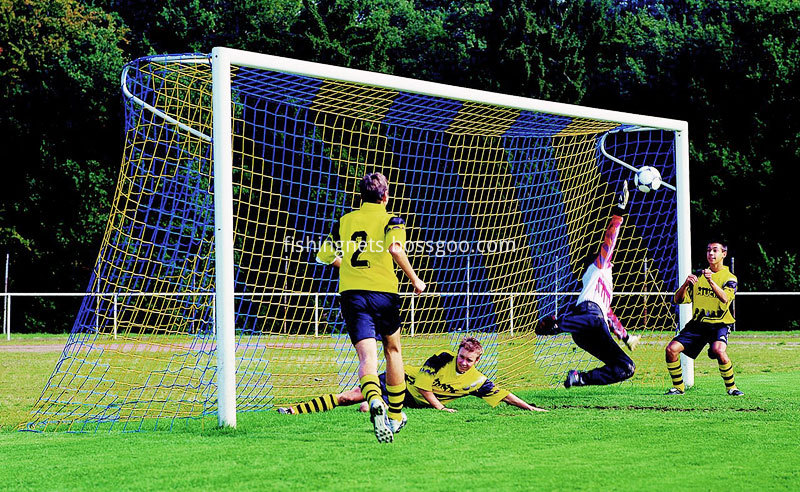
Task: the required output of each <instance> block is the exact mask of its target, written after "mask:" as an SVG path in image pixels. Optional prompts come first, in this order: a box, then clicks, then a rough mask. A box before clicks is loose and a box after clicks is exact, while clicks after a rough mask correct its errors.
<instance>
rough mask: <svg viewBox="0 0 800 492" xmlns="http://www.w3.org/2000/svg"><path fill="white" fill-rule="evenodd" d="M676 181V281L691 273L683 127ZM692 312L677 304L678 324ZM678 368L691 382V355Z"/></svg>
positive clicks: (686, 150)
mask: <svg viewBox="0 0 800 492" xmlns="http://www.w3.org/2000/svg"><path fill="white" fill-rule="evenodd" d="M675 161H676V162H675V167H676V170H677V173H676V177H675V181H676V183H675V184H676V188H677V194H676V195H677V197H676V198H677V200H678V203H677V207H676V208H677V215H678V285H676V286H675V288H676V289H677V287H679V286H680V284H681V283H682V282H683V281H684V279H686V277H687V276H689V274H690V273H692V230H691V223H690V221H689V210H690V208H689V131H688V129H684V130H681V131H677V132H675ZM691 316H692V308H691V305H689V304H680V305H679V307H678V326H677V329H678V330H680V329H682V328H683V327H684V326H685V325H686V323H688V322H689V320H690V319H691ZM681 370H682V372H683V382H684V384H685V385H686V387H687V388H691V387H692V386H694V359H692V358H690V357H686V356H685V355H684V354H681Z"/></svg>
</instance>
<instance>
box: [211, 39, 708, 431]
mask: <svg viewBox="0 0 800 492" xmlns="http://www.w3.org/2000/svg"><path fill="white" fill-rule="evenodd" d="M232 65H235V66H243V67H249V68H258V69H265V70H274V71H279V72H285V73H292V74H296V75H303V76H311V77H317V78H325V79H330V80H336V81H343V82H351V83H356V84H365V85H370V86H376V87H381V88H387V89H393V90H398V91H402V92H410V93H416V94H422V95H427V96H433V97H443V98H448V99H455V100H461V101H474V102H479V103H485V104H491V105H496V106H503V107H507V108H513V109H519V110H525V111H535V112H542V113H550V114H556V115H562V116H570V117H578V118H587V119H593V120H601V121H610V122H615V123H620V124H628V125H635V126H640V127H646V128H653V129H660V130H669V131H674V132H675V135H676V137H675V147H676V148H675V158H676V168H677V169H676V172H677V174H676V183H675V187H676V188H677V194H676V200H677V226H678V252H677V254H678V276H679V278H684V277H686V276H687V275H689V273H691V251H690V244H691V228H690V222H689V128H688V123H687V122H685V121H680V120H672V119H666V118H657V117H651V116H643V115H638V114H632V113H624V112H618V111H609V110H603V109H595V108H589V107H584V106H576V105H571V104H563V103H556V102H548V101H541V100H536V99H529V98H524V97H518V96H511V95H505V94H498V93H493V92H487V91H481V90H476V89H467V88H462V87H454V86H450V85H445V84H439V83H434V82H425V81H420V80H413V79H408V78H403V77H398V76H394V75H386V74H381V73H375V72H367V71H363V70H355V69H350V68H342V67H335V66H331V65H324V64H320V63H312V62H307V61H301V60H294V59H289V58H282V57H277V56H272V55H265V54H258V53H252V52H247V51H241V50H235V49H231V48H222V47H217V48H214V49H213V50H212V52H211V71H212V91H213V94H212V109H213V122H212V124H213V133H212V137H213V141H212V145H213V147H212V148H213V150H212V152H213V159H214V194H215V200H214V202H215V208H214V220H215V241H216V243H215V247H216V259H215V261H216V333H217V389H218V395H217V396H218V421H219V425H220V426H222V427H236V353H235V344H236V340H235V329H234V321H235V313H234V261H233V184H232V173H233V171H232V165H233V154H232V138H233V137H232V121H231V103H232V101H231V66H232ZM690 314H691V308H690V306H688V305H681V306H680V309H679V325H680V327H683V325H684V324H685V323H686V322H687V321H688V320H689V319H690ZM681 360H682V365H683V377H684V380H685V382H686V385H687V386H692V385H693V383H694V369H693V368H694V366H693V362H694V361H693V360H692V359H689V358H687V357H685V356H683V355H682V356H681Z"/></svg>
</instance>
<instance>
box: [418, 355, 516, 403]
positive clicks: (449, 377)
mask: <svg viewBox="0 0 800 492" xmlns="http://www.w3.org/2000/svg"><path fill="white" fill-rule="evenodd" d="M405 372H406V391H408V393H409V394H411V396H413V397H414V400H416V402H417V403H419V404H420V405H422V406H426V407H427V406H430V403H428V400H426V399H425V398H424V397H423V396H422V393H420V392H419V390H420V389H421V390H425V391H430V392H432V393H433V394H434V395H435V396H436V398H438V399H439V401H441V402H442V403H445V402H448V401H451V400H455V399H456V398H461V397H462V396H467V395H472V396H477V397H478V398H482V399H483V401H485V402H486V403H488V404H489V405H491V406H492V407H496V406H497V405H499V404H500V402H501V401H503V398H505V397H506V396H508V395H509V394H510V393H511V392H510V391H507V390H504V389H500V388H498V387H497V386H496V385H495V384H494V383H493V382H492V381H491V380H489V378H487V377H486V376H485V375H483V374H482V373H481V372H480V371H479V370H477V369H475V367H474V366H473V367H471V368H470V369H469V370H468V371H467V372H465V373H464V374H460V373H459V372H458V371H457V370H456V354H454V353H453V352H451V351H449V350H444V351H442V352H439V353H437V354H436V355H433V356H432V357H430V358H429V359H428V360H427V361H425V363H424V364H423V365H422V366H419V367H418V366H411V365H406V367H405Z"/></svg>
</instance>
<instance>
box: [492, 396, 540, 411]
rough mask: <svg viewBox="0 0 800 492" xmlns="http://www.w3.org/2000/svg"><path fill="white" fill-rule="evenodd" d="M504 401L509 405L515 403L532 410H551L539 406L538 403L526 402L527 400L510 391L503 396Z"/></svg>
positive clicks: (517, 405)
mask: <svg viewBox="0 0 800 492" xmlns="http://www.w3.org/2000/svg"><path fill="white" fill-rule="evenodd" d="M503 401H504V402H506V403H508V404H509V405H514V406H515V407H519V408H521V409H523V410H529V411H531V412H549V410H545V409H544V408H539V407H537V406H536V405H531V404H530V403H527V402H525V400H523V399H522V398H520V397H518V396H517V395H515V394H514V393H509V394H508V395H507V396H506V397H505V398H503Z"/></svg>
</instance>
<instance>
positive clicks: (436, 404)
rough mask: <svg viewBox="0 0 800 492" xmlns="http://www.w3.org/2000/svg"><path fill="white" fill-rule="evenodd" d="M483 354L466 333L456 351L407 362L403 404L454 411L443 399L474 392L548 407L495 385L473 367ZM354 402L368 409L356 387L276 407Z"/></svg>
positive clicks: (289, 410) (301, 409)
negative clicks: (532, 402)
mask: <svg viewBox="0 0 800 492" xmlns="http://www.w3.org/2000/svg"><path fill="white" fill-rule="evenodd" d="M482 354H483V347H482V346H481V344H480V342H479V341H478V340H477V339H476V338H473V337H467V338H464V339H463V340H462V341H461V344H460V345H459V346H458V351H457V352H456V353H453V352H451V351H449V350H442V351H440V352H437V353H436V354H434V355H433V356H431V357H430V358H428V360H426V361H425V363H424V364H422V366H419V367H417V366H410V365H407V366H406V367H405V373H406V382H407V384H406V391H405V394H404V400H405V401H404V405H405V406H407V407H410V408H435V409H437V410H445V411H448V412H455V411H456V410H455V409H453V408H450V407H447V406H445V403H448V402H450V401H453V400H455V399H457V398H461V397H464V396H477V397H478V398H481V399H483V401H485V402H486V403H488V404H489V405H490V406H492V407H496V406H497V405H499V404H500V402H505V403H507V404H509V405H513V406H515V407H519V408H521V409H523V410H531V411H538V412H546V411H547V410H545V409H543V408H539V407H537V406H534V405H531V404H529V403H526V402H525V401H524V400H522V399H521V398H519V397H518V396H516V395H514V394H513V393H511V392H510V391H508V390H504V389H501V388H499V387H497V386H496V385H495V384H494V383H493V382H492V381H491V380H490V379H489V378H487V377H486V376H485V375H484V374H483V373H481V372H480V371H479V370H478V369H476V368H475V364H476V363H477V362H478V360H480V358H481V355H482ZM380 380H381V383H382V384H385V375H384V374H381V376H380ZM362 402H363V403H362ZM356 403H362V406H361V410H362V411H367V409H368V406H367V404H366V402H364V394H363V393H362V391H361V388H359V387H355V388H353V389H351V390H349V391H345V392H342V393H339V394H329V395H323V396H319V397H317V398H314V399H313V400H311V401H309V402H305V403H301V404H299V405H295V406H292V407H283V408H279V409H278V411H279V412H281V413H286V414H301V413H314V412H323V411H326V410H331V409H333V408H335V407H337V406H347V405H355V404H356Z"/></svg>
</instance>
